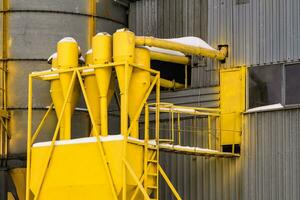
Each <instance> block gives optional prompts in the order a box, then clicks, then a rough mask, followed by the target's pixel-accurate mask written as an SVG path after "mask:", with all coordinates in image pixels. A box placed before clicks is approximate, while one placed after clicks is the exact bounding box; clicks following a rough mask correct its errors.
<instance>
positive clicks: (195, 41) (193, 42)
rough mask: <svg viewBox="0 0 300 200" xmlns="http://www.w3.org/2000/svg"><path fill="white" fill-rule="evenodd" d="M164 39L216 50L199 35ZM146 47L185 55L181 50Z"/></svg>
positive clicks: (161, 51)
mask: <svg viewBox="0 0 300 200" xmlns="http://www.w3.org/2000/svg"><path fill="white" fill-rule="evenodd" d="M163 40H166V41H171V42H176V43H179V44H184V45H190V46H193V47H198V48H203V49H209V50H216V49H214V48H213V47H211V46H210V45H209V44H207V43H206V42H205V41H204V40H202V39H201V38H198V37H192V36H188V37H180V38H170V39H163ZM146 48H148V49H149V50H150V51H153V52H158V53H165V54H170V55H175V56H185V55H184V54H183V53H181V52H179V51H173V50H169V49H163V48H157V47H146Z"/></svg>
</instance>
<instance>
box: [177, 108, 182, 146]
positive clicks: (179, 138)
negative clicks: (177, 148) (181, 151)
mask: <svg viewBox="0 0 300 200" xmlns="http://www.w3.org/2000/svg"><path fill="white" fill-rule="evenodd" d="M177 131H178V145H181V130H180V113H178V114H177Z"/></svg>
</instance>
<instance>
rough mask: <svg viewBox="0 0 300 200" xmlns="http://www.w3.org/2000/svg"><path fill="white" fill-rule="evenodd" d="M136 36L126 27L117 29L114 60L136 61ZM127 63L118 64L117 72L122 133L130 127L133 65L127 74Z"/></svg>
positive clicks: (114, 41) (114, 38)
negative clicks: (130, 84)
mask: <svg viewBox="0 0 300 200" xmlns="http://www.w3.org/2000/svg"><path fill="white" fill-rule="evenodd" d="M134 38H135V36H134V33H133V32H131V31H128V30H126V29H120V30H117V32H115V33H114V34H113V57H114V62H127V63H133V62H134V51H135V40H134ZM125 68H126V66H125V65H117V66H116V72H117V78H118V83H119V88H120V96H121V119H120V120H121V134H123V135H125V134H126V133H127V128H128V105H127V101H128V99H127V95H126V94H127V92H128V85H129V81H130V78H131V73H132V67H131V66H129V65H127V68H128V69H127V72H126V73H127V74H125ZM125 77H127V78H126V79H127V80H126V81H127V82H126V83H125Z"/></svg>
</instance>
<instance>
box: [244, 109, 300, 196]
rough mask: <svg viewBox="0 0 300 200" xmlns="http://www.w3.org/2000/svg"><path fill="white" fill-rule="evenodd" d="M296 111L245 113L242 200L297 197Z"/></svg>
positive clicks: (298, 116) (299, 118)
mask: <svg viewBox="0 0 300 200" xmlns="http://www.w3.org/2000/svg"><path fill="white" fill-rule="evenodd" d="M299 111H300V110H299V109H291V110H282V111H272V112H262V113H253V114H247V115H246V117H245V119H246V127H245V132H244V135H243V146H242V155H241V158H242V160H243V161H242V166H241V167H242V169H243V170H242V171H243V173H242V177H243V185H242V191H243V192H242V194H243V195H242V197H243V198H242V199H244V200H248V199H249V200H250V199H251V200H252V199H257V200H262V199H275V200H276V199H278V200H279V199H300V192H299V183H300V176H299V170H300V167H299V166H300V165H299V163H300V157H299V151H300V149H299V142H300V136H299V132H300V127H299V124H300V112H299Z"/></svg>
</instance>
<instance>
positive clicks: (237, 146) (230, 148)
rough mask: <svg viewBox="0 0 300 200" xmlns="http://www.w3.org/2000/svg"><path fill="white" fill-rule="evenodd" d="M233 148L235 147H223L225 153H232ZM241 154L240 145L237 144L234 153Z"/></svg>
mask: <svg viewBox="0 0 300 200" xmlns="http://www.w3.org/2000/svg"><path fill="white" fill-rule="evenodd" d="M232 148H233V145H223V146H222V150H223V152H228V153H232ZM240 152H241V147H240V145H239V144H235V145H234V153H240Z"/></svg>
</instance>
